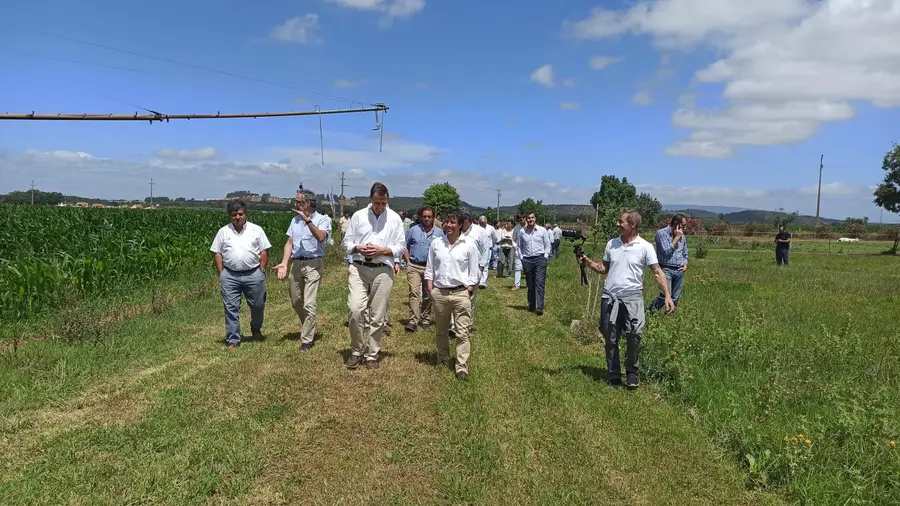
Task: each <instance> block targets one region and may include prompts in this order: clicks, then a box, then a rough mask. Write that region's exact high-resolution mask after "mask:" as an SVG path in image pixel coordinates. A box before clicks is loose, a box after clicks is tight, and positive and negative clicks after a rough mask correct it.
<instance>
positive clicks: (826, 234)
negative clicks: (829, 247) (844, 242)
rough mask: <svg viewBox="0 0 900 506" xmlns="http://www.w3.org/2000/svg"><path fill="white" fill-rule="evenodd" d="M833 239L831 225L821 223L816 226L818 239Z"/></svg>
mask: <svg viewBox="0 0 900 506" xmlns="http://www.w3.org/2000/svg"><path fill="white" fill-rule="evenodd" d="M829 238H831V225H830V224H828V223H820V224H819V225H818V226H816V239H829Z"/></svg>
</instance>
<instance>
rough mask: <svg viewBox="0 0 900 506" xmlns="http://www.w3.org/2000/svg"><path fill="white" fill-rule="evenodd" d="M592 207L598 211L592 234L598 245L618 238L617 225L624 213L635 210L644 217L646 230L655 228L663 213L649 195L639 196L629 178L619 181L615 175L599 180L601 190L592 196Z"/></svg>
mask: <svg viewBox="0 0 900 506" xmlns="http://www.w3.org/2000/svg"><path fill="white" fill-rule="evenodd" d="M591 206H593V207H594V209H595V210H596V211H597V223H596V224H595V225H594V227H593V230H592V234H593V236H594V238H595V241H596V242H597V243H601V242H606V241H607V240H609V239H610V238H612V237H615V236H616V235H618V233H619V232H618V227H617V225H616V224H617V222H618V220H619V215H620V214H621V213H622V210H624V209H635V210H636V211H638V212H639V213H641V218H642V221H643V222H644V224H645V226H653V225H654V224H655V223H656V221H657V219H658V218H659V215H660V213H661V212H662V204H660V202H659V200H657V199H655V198H654V197H653V196H652V195H650V194H649V193H641V194H640V195H638V193H637V189H636V188H635V187H634V185H633V184H631V183H629V182H628V178H627V177H623V178H622V179H621V180H620V179H619V178H618V177H616V176H613V175H606V176H603V177H602V178H601V179H600V190H598V191H596V192H594V195H592V196H591Z"/></svg>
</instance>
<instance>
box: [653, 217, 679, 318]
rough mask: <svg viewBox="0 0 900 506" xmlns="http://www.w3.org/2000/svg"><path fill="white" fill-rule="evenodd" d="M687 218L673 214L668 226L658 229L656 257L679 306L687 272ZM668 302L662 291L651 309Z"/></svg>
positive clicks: (673, 299)
mask: <svg viewBox="0 0 900 506" xmlns="http://www.w3.org/2000/svg"><path fill="white" fill-rule="evenodd" d="M686 221H687V219H686V218H685V217H684V215H683V214H680V213H679V214H676V215H675V216H672V219H671V220H670V221H669V226H668V227H663V228H661V229H659V230H657V231H656V258H657V259H658V260H659V266H660V267H662V270H663V272H664V273H665V274H666V281H667V283H668V285H669V293H670V294H671V295H672V301H673V302H674V303H675V307H676V308H677V307H678V298H679V297H681V290H682V289H683V288H684V273H685V272H687V264H688V248H687V239H685V237H684V230H683V228H684V224H685V222H686ZM665 304H666V299H665V294H664V293H662V292H660V293H659V296H658V297H656V300H654V301H653V302H652V303H651V304H650V308H649V309H650V311H658V310H660V309H662V308H663V307H664V306H665Z"/></svg>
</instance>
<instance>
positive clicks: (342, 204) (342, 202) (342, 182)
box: [341, 172, 347, 216]
mask: <svg viewBox="0 0 900 506" xmlns="http://www.w3.org/2000/svg"><path fill="white" fill-rule="evenodd" d="M345 186H347V185H346V184H344V173H343V172H341V216H344V187H345Z"/></svg>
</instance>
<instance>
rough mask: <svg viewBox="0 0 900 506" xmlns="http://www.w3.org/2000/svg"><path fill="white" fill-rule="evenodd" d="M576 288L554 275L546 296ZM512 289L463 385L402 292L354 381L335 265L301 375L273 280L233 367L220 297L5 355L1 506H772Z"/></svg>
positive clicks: (500, 289) (486, 310)
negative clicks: (259, 330) (439, 357)
mask: <svg viewBox="0 0 900 506" xmlns="http://www.w3.org/2000/svg"><path fill="white" fill-rule="evenodd" d="M569 268H570V266H569V265H568V264H565V263H564V261H563V260H558V261H556V263H554V264H553V267H552V274H551V276H553V278H554V281H552V282H551V286H550V290H551V294H552V293H553V291H554V290H555V291H557V292H561V291H562V289H563V288H564V287H566V283H565V282H564V279H565V275H566V274H564V273H565V272H566V271H568V270H569ZM508 284H509V282H508V280H496V279H491V280H490V287H489V288H488V289H487V290H486V291H484V292H483V293H482V294H481V297H480V304H479V320H478V322H477V323H478V331H477V335H476V336H475V338H474V341H473V342H474V351H473V356H472V367H471V372H472V377H471V379H470V381H469V382H467V383H462V382H458V381H456V380H455V379H454V377H453V373H452V371H450V370H449V369H444V368H439V367H437V366H435V365H432V359H433V351H434V341H433V334H432V333H429V332H426V331H418V332H416V333H414V334H406V333H404V332H403V329H402V320H403V319H404V318H405V317H406V312H407V308H406V305H405V298H406V287H405V281H404V280H403V277H402V275H401V277H399V278H397V280H396V282H395V290H394V298H393V300H392V303H391V312H392V322H393V325H392V327H393V329H392V335H391V336H390V337H387V338H386V340H385V353H384V359H383V364H382V368H381V369H379V370H377V371H368V370H357V371H349V370H347V369H346V368H345V367H344V365H343V355H344V354H345V353H346V352H347V348H348V345H349V337H348V333H347V328H346V326H345V322H346V296H347V295H346V268H345V267H344V265H342V264H341V263H340V260H339V258H338V257H337V255H334V254H333V255H332V256H331V258H330V262H329V266H328V269H327V274H326V283H325V286H324V288H323V290H322V291H321V292H320V300H321V303H320V308H321V309H320V313H321V314H320V318H319V322H320V326H319V332H320V334H321V336H320V340H319V341H318V342H317V345H316V346H315V347H314V348H313V350H312V351H311V352H309V353H308V354H305V355H300V354H299V352H298V347H299V344H298V341H297V340H296V339H297V331H298V325H297V319H296V316H295V315H294V313H293V310H292V309H291V308H290V306H289V304H288V296H287V287H286V286H285V285H284V284H283V283H279V282H278V281H277V280H274V279H271V280H270V289H269V302H268V306H267V321H266V325H265V334H266V335H267V339H266V340H265V341H263V342H246V343H245V344H244V345H242V346H241V348H239V349H238V350H237V351H235V352H232V353H226V352H224V351H223V349H222V348H223V344H222V334H223V322H222V315H221V311H222V310H221V306H220V301H219V300H218V298H217V297H216V296H215V295H214V294H213V295H210V296H207V297H206V298H203V299H201V300H199V301H182V302H181V303H180V304H179V305H178V306H176V307H175V308H173V309H172V310H170V311H168V312H165V313H162V314H146V315H141V316H137V317H135V318H133V319H130V320H127V321H124V322H120V323H116V324H114V325H113V326H112V328H110V329H109V330H108V332H107V333H106V335H105V338H104V339H103V340H102V341H100V342H98V343H96V344H88V343H81V344H71V343H66V342H64V341H56V340H49V341H38V342H29V343H25V344H23V346H22V347H21V348H20V349H19V350H18V352H17V353H16V354H15V355H13V354H12V352H11V351H10V350H9V349H6V350H4V352H3V353H4V355H3V359H2V361H0V364H2V365H0V385H2V387H3V389H2V392H3V393H2V395H3V397H2V399H0V400H2V403H0V405H2V412H0V415H2V420H0V453H2V454H3V456H4V458H3V459H2V460H0V462H2V463H0V476H2V478H0V503H2V504H58V503H69V502H72V503H91V504H131V503H167V504H289V503H303V504H333V503H354V504H355V503H362V502H366V503H376V504H386V503H390V504H397V503H415V504H423V503H440V504H459V503H478V504H596V503H603V502H611V501H616V502H622V503H627V504H684V503H690V504H761V503H772V504H774V503H778V500H777V499H776V498H775V497H773V496H771V495H768V494H765V493H759V492H754V491H748V490H747V488H746V482H747V480H746V477H745V476H744V475H743V473H742V472H741V470H740V468H739V466H738V465H737V464H736V463H735V462H734V461H732V460H731V459H729V458H727V457H725V456H723V454H722V452H721V450H720V449H719V448H717V447H716V445H715V444H714V441H713V440H711V439H710V438H708V437H707V436H706V435H705V434H704V432H703V431H702V429H701V428H700V427H698V426H697V425H696V424H694V423H693V422H692V421H691V420H690V418H689V417H688V416H686V415H685V413H684V412H683V410H681V409H680V408H678V407H673V406H670V405H667V404H666V403H664V402H662V401H661V399H660V395H659V391H658V390H657V389H655V388H652V387H650V388H646V389H644V390H643V391H639V392H625V391H620V390H615V391H614V390H609V389H607V388H606V387H605V386H604V384H603V377H602V371H601V364H602V357H601V355H600V353H599V351H600V350H599V348H597V347H596V346H587V347H585V346H582V345H581V344H578V343H577V342H576V341H574V340H573V339H572V338H571V337H570V335H569V334H568V331H567V325H564V324H563V323H561V322H559V321H557V319H556V317H554V313H556V312H559V311H561V309H562V308H555V307H554V306H553V304H555V302H552V300H553V295H551V302H550V303H549V305H548V313H547V314H545V315H544V316H543V317H541V318H538V317H535V316H534V315H531V314H528V313H526V312H524V311H522V310H521V309H520V306H522V305H523V304H524V298H525V292H524V290H523V291H520V292H510V291H508V290H507V289H506V287H507V286H508ZM567 288H570V287H567ZM246 317H247V315H246V314H245V318H246Z"/></svg>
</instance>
